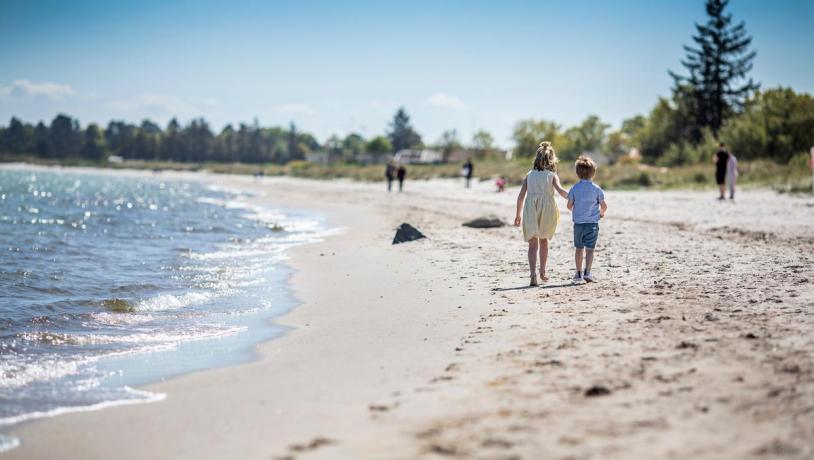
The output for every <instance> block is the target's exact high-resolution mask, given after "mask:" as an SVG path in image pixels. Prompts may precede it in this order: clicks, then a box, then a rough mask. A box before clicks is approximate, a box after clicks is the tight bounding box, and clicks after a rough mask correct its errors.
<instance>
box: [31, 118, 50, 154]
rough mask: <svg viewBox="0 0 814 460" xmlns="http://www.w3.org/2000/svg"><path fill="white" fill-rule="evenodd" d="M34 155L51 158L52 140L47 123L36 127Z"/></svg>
mask: <svg viewBox="0 0 814 460" xmlns="http://www.w3.org/2000/svg"><path fill="white" fill-rule="evenodd" d="M33 140H34V153H36V154H37V156H39V157H42V158H48V157H50V156H51V139H50V136H49V132H48V127H47V126H45V123H43V122H39V123H37V126H35V127H34V139H33Z"/></svg>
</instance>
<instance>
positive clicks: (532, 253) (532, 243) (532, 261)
mask: <svg viewBox="0 0 814 460" xmlns="http://www.w3.org/2000/svg"><path fill="white" fill-rule="evenodd" d="M536 268H537V238H532V239H530V240H529V273H530V276H531V282H530V283H529V285H530V286H537V273H535V271H536Z"/></svg>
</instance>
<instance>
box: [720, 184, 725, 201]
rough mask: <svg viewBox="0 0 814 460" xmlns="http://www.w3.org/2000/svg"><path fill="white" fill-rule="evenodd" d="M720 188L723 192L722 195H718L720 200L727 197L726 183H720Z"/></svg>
mask: <svg viewBox="0 0 814 460" xmlns="http://www.w3.org/2000/svg"><path fill="white" fill-rule="evenodd" d="M718 190H719V191H720V192H721V196H719V197H718V199H719V200H724V199H726V185H724V184H720V185H719V186H718Z"/></svg>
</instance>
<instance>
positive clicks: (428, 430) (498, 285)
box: [5, 175, 814, 459]
mask: <svg viewBox="0 0 814 460" xmlns="http://www.w3.org/2000/svg"><path fill="white" fill-rule="evenodd" d="M181 176H183V177H195V178H199V179H200V180H204V181H207V182H213V183H217V184H219V185H221V186H225V187H235V188H242V189H248V190H254V191H257V192H260V193H262V194H263V195H262V196H258V197H256V198H255V200H257V201H258V202H265V203H270V204H275V205H287V206H292V207H306V208H309V209H313V210H315V211H319V212H323V213H325V215H326V216H327V217H328V218H329V219H330V221H331V222H332V223H334V224H335V225H339V226H341V227H343V228H344V232H343V233H341V234H339V235H336V236H332V237H330V238H329V239H328V240H327V241H326V242H323V243H319V244H314V245H309V246H303V247H299V248H297V249H295V250H294V251H293V252H292V258H291V260H290V263H291V265H292V266H293V267H294V268H295V269H296V273H295V275H293V277H292V280H291V282H292V286H293V289H294V292H295V294H296V296H297V297H298V298H299V299H300V300H301V301H302V302H303V303H302V305H301V306H300V307H298V308H296V309H295V310H294V311H293V312H291V313H290V314H288V315H286V316H285V317H283V318H281V319H280V320H278V321H277V322H279V323H282V324H286V325H289V326H292V327H293V328H294V329H292V331H291V332H290V333H289V334H288V335H286V336H285V337H283V338H281V339H278V340H274V341H271V342H268V343H265V344H263V345H261V346H260V347H258V354H259V358H258V360H257V361H255V362H253V363H250V364H246V365H241V366H236V367H230V368H224V369H215V370H210V371H205V372H200V373H196V374H191V375H186V376H182V377H179V378H176V379H172V380H169V381H166V382H160V383H157V384H154V385H150V386H148V387H147V389H150V390H154V391H159V392H162V393H166V394H167V398H166V400H164V401H162V402H158V403H153V404H144V405H137V406H123V407H117V408H111V409H107V410H103V411H98V412H88V413H77V414H70V415H65V416H61V417H56V418H53V419H48V420H41V421H36V422H33V423H29V424H26V425H23V426H21V427H18V428H17V429H14V430H12V434H14V435H16V436H18V437H20V438H21V439H22V442H23V445H22V446H21V447H20V448H19V449H16V450H13V451H11V452H9V453H8V454H6V455H5V457H7V458H56V457H61V458H148V457H153V458H196V459H197V458H262V459H269V458H277V459H283V458H292V459H293V458H296V459H316V458H348V459H356V458H382V459H412V458H421V459H424V458H426V459H439V458H483V459H513V458H516V459H521V458H522V459H547V458H551V459H583V458H585V459H587V458H602V459H639V458H640V459H652V458H665V459H672V458H676V459H680V458H696V459H720V458H732V459H743V458H784V459H785V458H789V459H804V458H812V456H814V305H812V304H814V277H813V276H812V275H814V269H813V268H812V262H814V231H813V230H812V229H814V199H812V198H810V197H809V198H801V197H790V196H784V195H777V194H775V193H773V192H769V191H752V192H742V193H741V194H740V197H739V199H738V201H737V203H731V202H723V203H719V202H717V201H715V200H714V199H713V198H714V192H610V193H609V194H608V204H609V206H610V209H609V211H608V217H607V218H606V219H605V220H604V221H603V222H602V224H601V231H600V237H599V246H598V250H597V255H596V257H597V260H596V263H595V269H594V272H595V275H596V277H597V279H598V282H597V283H593V284H589V285H582V286H572V285H570V283H569V281H570V276H571V274H572V273H571V270H572V268H571V267H572V249H571V244H570V242H571V227H570V221H569V218H570V215H569V213H568V212H567V211H566V210H565V207H564V202H563V201H562V200H558V203H559V204H560V208H561V210H562V211H561V213H562V221H561V224H560V231H559V233H558V234H557V235H556V236H555V237H554V239H553V240H552V242H551V250H550V262H549V274H550V276H551V280H550V281H549V282H548V283H547V284H544V285H542V286H541V287H539V288H528V287H527V284H528V272H527V264H526V261H525V257H526V255H525V253H526V245H525V243H523V242H522V238H521V236H520V230H519V229H517V228H514V227H504V228H497V229H472V228H466V227H462V226H461V223H462V222H464V221H465V220H469V219H471V218H474V217H478V216H482V215H488V214H494V215H498V216H500V217H502V218H503V219H504V220H506V221H509V220H510V219H512V218H513V215H514V200H515V197H516V194H515V193H516V189H510V190H509V191H508V192H507V193H504V194H497V193H494V192H493V191H492V186H491V184H490V183H481V184H476V186H475V187H473V188H472V189H470V190H465V189H464V188H463V183H462V181H430V182H420V183H413V182H408V183H407V184H406V192H405V193H402V194H398V193H392V194H387V193H385V192H383V189H384V185H383V184H359V183H352V182H347V181H330V182H328V181H325V182H315V181H305V180H296V179H289V178H265V179H263V180H261V181H254V180H252V179H251V178H247V177H231V176H212V175H195V176H190V175H181ZM402 222H409V223H411V224H413V225H414V226H416V227H417V228H419V229H420V230H421V231H422V232H424V233H425V234H426V235H427V236H428V238H427V239H423V240H419V241H415V242H410V243H405V244H401V245H396V246H391V245H390V242H391V240H392V238H393V233H394V229H395V228H396V226H398V225H399V224H400V223H402Z"/></svg>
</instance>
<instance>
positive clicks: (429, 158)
mask: <svg viewBox="0 0 814 460" xmlns="http://www.w3.org/2000/svg"><path fill="white" fill-rule="evenodd" d="M393 159H394V160H396V161H397V162H399V163H404V164H410V163H441V162H442V161H443V160H444V154H443V153H441V152H440V151H438V150H430V149H422V150H417V149H416V150H412V149H402V150H399V151H398V152H396V154H395V155H394V156H393Z"/></svg>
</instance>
